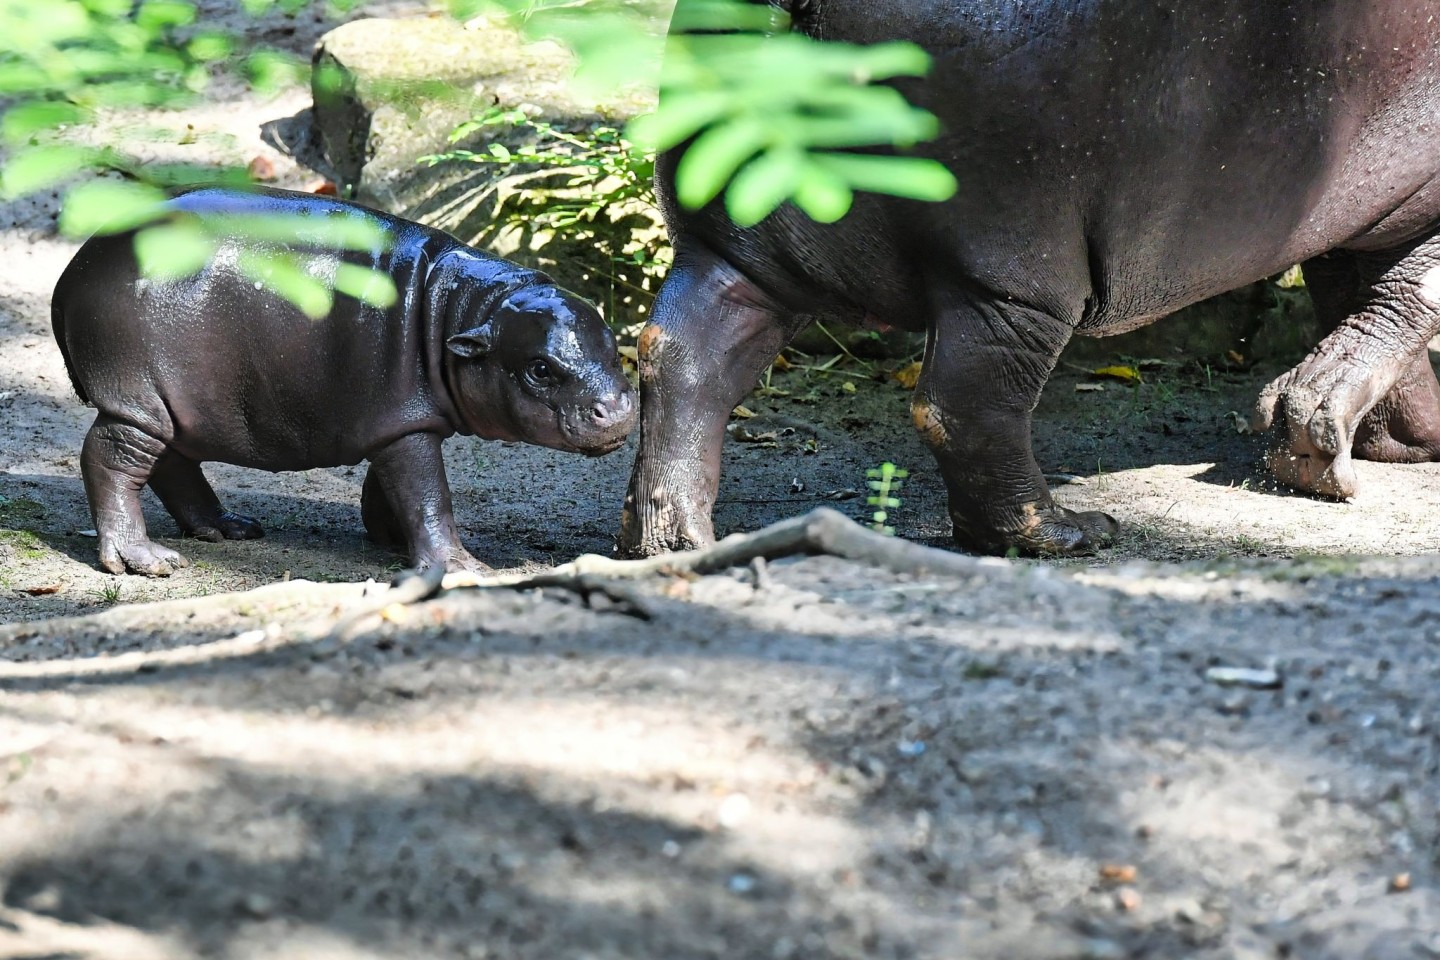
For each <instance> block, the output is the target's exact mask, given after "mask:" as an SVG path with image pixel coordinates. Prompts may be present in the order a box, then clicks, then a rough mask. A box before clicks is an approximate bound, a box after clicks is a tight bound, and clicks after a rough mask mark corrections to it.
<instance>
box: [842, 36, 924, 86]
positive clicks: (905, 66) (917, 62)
mask: <svg viewBox="0 0 1440 960" xmlns="http://www.w3.org/2000/svg"><path fill="white" fill-rule="evenodd" d="M852 49H854V50H855V51H856V60H857V61H858V65H859V70H858V71H857V72H856V74H855V78H856V79H857V80H858V81H860V82H862V83H864V82H868V81H871V80H888V79H890V78H891V77H923V76H925V74H927V73H929V72H930V55H929V54H928V53H926V52H925V51H924V49H922V48H921V47H919V46H917V45H916V44H913V43H907V42H905V41H901V40H892V41H890V42H888V43H876V44H872V45H871V46H868V47H855V48H852Z"/></svg>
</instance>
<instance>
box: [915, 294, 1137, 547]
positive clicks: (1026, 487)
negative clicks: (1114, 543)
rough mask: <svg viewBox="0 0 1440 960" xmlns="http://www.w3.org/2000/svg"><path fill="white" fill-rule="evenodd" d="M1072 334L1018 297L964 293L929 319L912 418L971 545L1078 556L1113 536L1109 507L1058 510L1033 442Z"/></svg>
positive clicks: (958, 531)
mask: <svg viewBox="0 0 1440 960" xmlns="http://www.w3.org/2000/svg"><path fill="white" fill-rule="evenodd" d="M1070 330H1071V328H1070V327H1069V326H1068V325H1066V324H1065V323H1064V322H1063V321H1061V320H1059V319H1056V318H1055V317H1052V316H1050V315H1048V314H1046V313H1043V312H1041V311H1038V310H1033V309H1030V308H1027V307H1023V306H1021V305H1019V304H1017V303H1015V302H1013V301H1009V300H1002V299H998V298H986V297H982V296H978V295H976V294H974V293H959V292H955V293H952V294H951V301H950V303H949V304H948V306H947V308H946V310H945V312H944V313H942V314H941V315H940V316H939V317H937V318H936V322H934V323H932V325H931V328H930V334H929V336H928V337H927V339H926V343H925V363H924V366H923V370H922V372H921V374H920V380H919V382H918V383H917V384H916V386H915V396H914V399H913V400H912V401H911V405H910V414H911V419H912V420H913V421H914V424H915V429H916V430H918V431H919V432H920V436H921V437H922V438H923V439H924V441H925V443H926V445H927V446H929V447H930V450H931V452H932V453H934V454H935V459H936V460H937V461H938V462H939V465H940V471H941V473H942V474H943V475H944V477H945V485H946V487H947V488H948V489H949V492H950V519H951V522H952V523H953V524H954V534H955V540H956V542H957V543H958V544H959V545H960V546H961V547H964V548H965V549H968V550H977V551H981V552H985V553H1004V552H1007V551H1008V550H1010V549H1012V548H1013V549H1018V550H1020V551H1022V552H1024V553H1031V554H1048V555H1067V556H1075V555H1083V554H1088V553H1094V552H1095V551H1096V550H1098V549H1099V548H1100V547H1102V546H1104V545H1105V544H1106V543H1108V542H1109V540H1110V538H1111V537H1112V536H1114V534H1115V532H1116V529H1117V525H1116V523H1115V521H1114V520H1113V519H1112V518H1111V517H1109V516H1108V515H1106V514H1104V513H1098V512H1085V513H1079V512H1075V511H1072V510H1066V509H1064V508H1063V507H1058V506H1056V505H1055V503H1054V502H1053V501H1052V500H1051V499H1050V491H1049V488H1048V487H1047V486H1046V484H1045V478H1044V477H1043V476H1042V475H1041V473H1040V467H1039V465H1038V464H1036V462H1035V457H1034V454H1033V453H1032V452H1031V448H1030V425H1031V416H1032V414H1033V412H1034V410H1035V405H1036V404H1037V403H1038V402H1039V399H1040V391H1041V389H1042V388H1043V387H1044V385H1045V380H1046V379H1047V378H1048V377H1049V375H1050V372H1051V370H1052V369H1053V368H1054V366H1055V362H1056V360H1058V359H1059V356H1060V351H1061V349H1062V348H1063V347H1064V346H1065V344H1066V342H1067V341H1068V340H1069V338H1070Z"/></svg>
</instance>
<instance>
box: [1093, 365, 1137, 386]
mask: <svg viewBox="0 0 1440 960" xmlns="http://www.w3.org/2000/svg"><path fill="white" fill-rule="evenodd" d="M1090 375H1091V376H1092V377H1110V378H1112V379H1114V380H1123V381H1125V382H1126V383H1139V382H1140V371H1139V370H1136V369H1135V368H1134V367H1127V366H1125V365H1124V364H1115V365H1114V366H1109V367H1097V368H1095V369H1094V370H1091V371H1090Z"/></svg>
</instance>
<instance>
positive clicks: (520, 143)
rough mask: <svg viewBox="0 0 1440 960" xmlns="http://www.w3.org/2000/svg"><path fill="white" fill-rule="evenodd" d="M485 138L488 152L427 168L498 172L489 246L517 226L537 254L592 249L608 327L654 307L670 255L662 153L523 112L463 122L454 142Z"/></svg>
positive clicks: (490, 192)
mask: <svg viewBox="0 0 1440 960" xmlns="http://www.w3.org/2000/svg"><path fill="white" fill-rule="evenodd" d="M477 137H479V138H482V139H484V140H485V141H486V142H485V145H484V149H469V148H466V147H457V148H456V149H453V150H450V151H447V152H446V153H443V154H437V155H435V156H430V157H422V158H421V160H422V162H425V163H429V164H431V165H436V164H442V163H467V164H475V165H479V166H482V167H487V168H490V169H492V170H493V172H494V176H493V177H491V178H490V179H489V182H488V184H487V185H486V186H485V187H484V188H482V190H481V192H480V195H479V196H478V197H476V198H475V202H476V203H477V204H484V203H485V202H486V201H488V203H489V212H488V213H487V215H486V221H487V228H488V236H487V237H482V238H481V239H482V240H485V239H491V240H493V239H494V238H495V236H496V235H497V234H498V233H500V232H502V231H503V230H505V229H507V228H514V229H516V230H520V231H523V233H524V234H525V235H527V236H529V237H531V238H532V241H531V242H530V243H529V244H528V245H527V247H528V248H530V249H532V250H534V249H535V248H537V247H538V249H539V250H541V251H544V252H547V253H548V252H551V248H552V247H554V245H555V243H556V241H559V243H560V244H561V245H562V246H563V248H564V249H565V250H567V251H573V250H583V251H588V252H590V253H592V254H593V255H592V256H590V257H588V258H586V259H587V260H588V264H587V268H586V269H587V270H591V271H593V272H595V273H598V274H601V275H602V278H603V281H604V282H603V283H601V284H596V283H594V282H593V279H592V282H591V283H590V285H589V290H587V291H586V292H587V293H589V292H591V291H596V293H595V295H596V299H598V300H599V301H601V306H602V307H603V308H604V313H605V316H606V317H607V318H608V319H610V320H611V321H612V322H616V321H617V318H619V317H620V316H621V314H622V313H624V312H625V310H623V309H621V308H622V307H624V308H628V309H630V310H636V309H637V308H638V309H643V308H646V307H647V306H648V303H649V301H650V300H651V299H652V297H653V291H654V290H655V289H656V288H658V286H659V282H660V279H661V278H662V274H663V271H664V267H665V266H666V265H667V264H668V263H669V255H670V250H669V245H668V243H667V241H666V238H665V235H664V232H663V231H662V230H661V229H659V215H658V213H657V212H656V211H655V209H654V208H655V195H654V188H653V185H652V182H653V178H654V175H655V154H654V152H653V151H651V150H647V149H644V148H641V147H639V146H636V145H635V144H634V143H632V142H631V141H630V140H628V139H627V138H626V137H625V136H624V134H623V133H622V132H621V131H620V130H619V129H617V128H615V127H612V126H609V125H606V124H599V125H589V126H584V125H580V124H572V125H570V127H568V128H567V127H560V126H557V125H555V124H552V123H550V122H548V121H546V120H542V119H536V118H532V117H530V116H528V115H527V114H526V113H524V112H523V111H521V110H506V109H494V110H490V111H488V112H487V113H485V114H483V115H481V116H479V117H477V118H475V119H474V120H471V121H468V122H466V123H464V124H461V125H460V126H459V127H457V128H456V129H455V131H454V132H453V133H452V134H451V137H450V139H451V142H452V143H464V142H467V141H472V140H474V139H476V138H477ZM507 144H508V145H507ZM536 239H540V240H544V241H545V242H543V243H536V242H535V240H536ZM555 249H557V250H558V249H561V248H560V247H555ZM568 255H569V254H568V253H566V252H561V253H558V254H556V256H559V257H566V256H568ZM597 287H598V290H597Z"/></svg>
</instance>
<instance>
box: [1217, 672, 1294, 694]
mask: <svg viewBox="0 0 1440 960" xmlns="http://www.w3.org/2000/svg"><path fill="white" fill-rule="evenodd" d="M1205 679H1206V680H1208V681H1210V682H1211V683H1215V684H1219V685H1220V686H1222V687H1249V688H1250V689H1251V690H1278V689H1280V687H1281V686H1282V685H1283V682H1284V681H1282V680H1281V678H1280V674H1279V673H1277V672H1276V671H1274V670H1252V669H1249V668H1248V667H1211V668H1210V669H1209V670H1206V671H1205Z"/></svg>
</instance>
